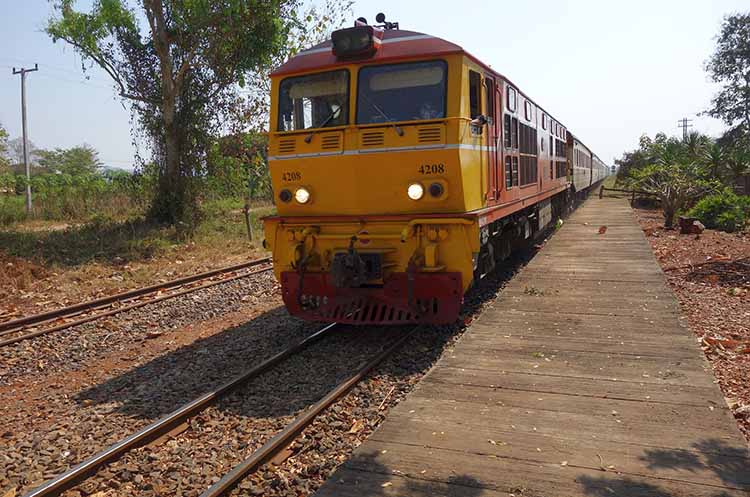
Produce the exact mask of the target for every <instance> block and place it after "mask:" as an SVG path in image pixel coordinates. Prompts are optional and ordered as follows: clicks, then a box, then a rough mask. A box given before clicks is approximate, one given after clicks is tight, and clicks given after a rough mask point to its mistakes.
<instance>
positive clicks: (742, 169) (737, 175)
mask: <svg viewBox="0 0 750 497" xmlns="http://www.w3.org/2000/svg"><path fill="white" fill-rule="evenodd" d="M727 166H728V169H729V173H730V174H731V178H732V181H733V182H734V184H735V185H738V184H740V182H741V179H742V177H743V176H745V175H748V174H750V150H749V149H747V148H744V147H735V148H733V149H731V151H730V152H729V157H728V159H727Z"/></svg>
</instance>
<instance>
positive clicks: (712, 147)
mask: <svg viewBox="0 0 750 497" xmlns="http://www.w3.org/2000/svg"><path fill="white" fill-rule="evenodd" d="M701 156H702V157H701V160H702V162H703V163H704V164H705V165H706V166H707V167H708V170H709V172H710V174H711V177H712V178H715V179H721V177H722V173H723V171H722V169H723V168H724V167H725V166H726V160H727V152H726V150H725V148H724V147H722V146H721V145H719V144H718V143H717V142H712V143H710V144H709V145H708V146H706V148H704V149H703V151H702V154H701Z"/></svg>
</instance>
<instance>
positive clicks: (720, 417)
mask: <svg viewBox="0 0 750 497" xmlns="http://www.w3.org/2000/svg"><path fill="white" fill-rule="evenodd" d="M503 393H505V394H508V393H510V392H509V391H504V392H503ZM549 396H550V395H549V394H546V397H549ZM540 397H541V398H545V396H544V395H540ZM531 398H532V399H533V398H534V397H531ZM595 400H600V401H609V402H611V405H613V406H615V405H616V406H617V407H613V408H612V410H613V411H616V412H617V413H618V414H619V413H621V412H624V413H625V414H624V415H619V416H612V415H609V416H607V415H592V414H587V413H581V412H571V411H573V408H572V407H569V408H567V409H565V410H555V409H547V408H546V407H545V404H544V401H543V400H542V401H539V402H538V403H539V404H540V407H538V408H532V407H531V406H530V402H529V403H527V405H526V406H524V407H516V406H512V405H490V404H488V405H476V403H470V402H457V401H455V400H449V399H426V398H423V397H420V396H414V398H413V399H410V402H409V404H408V405H407V406H405V407H404V408H403V410H399V411H394V413H393V421H392V422H393V423H399V424H407V423H413V425H412V426H417V425H420V424H423V423H426V422H436V423H441V422H442V423H448V422H452V423H455V424H457V425H461V426H462V430H466V431H470V430H474V429H478V428H493V429H505V430H514V431H517V432H519V433H521V432H527V433H532V432H534V433H542V434H545V435H550V436H557V437H559V438H564V439H580V440H595V439H601V440H607V441H609V442H611V443H613V444H635V445H643V446H658V447H669V448H675V449H687V448H689V447H690V446H691V445H692V444H694V443H696V442H698V441H700V440H704V439H725V440H732V437H733V436H734V437H736V435H737V427H736V426H735V425H734V424H732V423H729V422H728V421H729V419H728V418H727V413H726V412H720V411H709V410H708V409H707V408H706V414H709V413H710V412H713V413H716V414H717V415H716V416H707V417H706V419H705V424H704V425H703V426H700V427H699V426H697V425H698V424H699V423H698V421H697V420H696V419H694V418H696V416H697V415H698V413H699V410H698V409H697V408H694V407H691V408H687V407H684V406H674V405H664V404H661V405H657V404H655V403H654V404H648V405H645V404H646V403H644V405H643V406H640V407H642V408H643V411H642V412H643V414H644V415H643V416H640V417H639V416H638V411H637V409H636V407H638V406H627V405H626V404H627V403H626V402H623V401H619V402H617V401H615V400H614V399H593V398H587V399H585V401H584V399H580V398H571V399H569V404H571V405H572V404H579V405H582V406H588V405H589V404H590V403H592V402H593V401H595ZM501 402H504V401H501ZM509 402H510V400H509ZM604 403H606V402H602V404H604ZM558 406H559V404H558ZM618 407H619V409H618ZM407 408H408V411H407V412H406V413H404V410H406V409H407ZM670 409H672V411H670ZM412 411H413V412H412ZM597 412H601V411H600V410H599V411H597ZM686 412H688V413H690V414H689V415H688V416H685V413H686ZM646 414H648V416H646ZM652 414H653V416H654V417H653V419H652V418H651V417H649V416H651V415H652ZM701 416H703V413H701ZM686 418H693V419H686ZM618 420H619V421H620V422H618ZM698 428H700V429H698ZM667 429H668V430H669V431H666V430H667ZM725 437H729V438H725ZM646 441H648V442H646ZM732 445H733V446H736V445H738V444H732Z"/></svg>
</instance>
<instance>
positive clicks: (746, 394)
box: [636, 209, 750, 442]
mask: <svg viewBox="0 0 750 497" xmlns="http://www.w3.org/2000/svg"><path fill="white" fill-rule="evenodd" d="M636 215H637V216H638V220H639V222H640V224H641V227H642V228H643V231H644V234H645V235H646V238H647V239H648V241H649V242H650V243H651V247H652V248H653V250H654V255H655V256H656V259H657V260H658V261H659V264H660V265H661V267H662V269H663V270H664V274H665V275H666V277H667V281H668V283H669V286H670V287H671V288H672V290H673V291H674V292H675V294H676V295H677V298H678V300H679V302H680V307H681V309H682V312H683V315H684V316H685V318H686V321H687V324H688V327H689V328H690V330H691V331H692V332H693V333H694V334H695V336H696V338H697V340H698V341H699V342H700V344H701V347H702V348H703V351H704V352H705V354H706V358H707V359H708V361H709V362H710V363H711V366H712V368H713V371H714V375H715V376H716V378H717V380H718V383H719V385H720V386H721V389H722V391H723V392H724V396H725V397H726V401H727V404H728V405H729V407H730V408H731V409H732V412H733V413H734V416H735V418H736V419H737V423H738V424H739V426H740V429H741V430H742V432H743V434H744V435H745V437H746V438H747V439H748V442H750V373H749V372H750V234H748V233H724V232H721V231H714V230H705V231H703V233H701V234H699V235H682V234H680V231H679V229H673V230H668V229H665V228H664V225H663V223H664V218H663V216H662V215H661V212H660V211H657V210H644V209H636Z"/></svg>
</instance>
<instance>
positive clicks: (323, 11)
mask: <svg viewBox="0 0 750 497" xmlns="http://www.w3.org/2000/svg"><path fill="white" fill-rule="evenodd" d="M353 4H354V2H353V1H351V0H325V1H324V2H323V3H322V4H321V5H315V4H313V5H310V6H309V7H308V8H307V9H306V10H304V11H301V12H294V13H293V16H292V17H291V18H290V19H289V22H288V25H287V26H288V35H287V40H286V43H285V44H284V46H283V47H282V49H281V50H279V51H278V52H276V53H275V54H273V56H272V57H270V59H269V60H268V61H267V62H266V63H265V64H264V65H262V66H259V67H258V68H257V70H255V71H252V72H251V73H250V74H248V82H249V85H248V91H247V93H246V94H245V102H244V105H243V107H242V112H243V115H241V116H239V117H240V119H239V121H240V122H243V124H244V125H245V126H246V127H248V128H250V129H251V130H265V129H267V126H268V113H269V108H270V105H271V100H270V95H271V80H270V79H269V78H268V74H269V73H270V72H272V71H273V70H274V69H276V68H277V67H279V66H280V65H281V64H283V63H284V62H286V61H287V60H289V59H290V58H292V57H294V56H295V55H296V54H297V53H298V52H300V51H301V50H303V49H305V48H309V47H310V46H312V45H315V44H317V43H321V42H323V41H325V40H327V39H328V38H330V36H331V32H332V31H334V30H335V29H338V28H340V27H341V26H342V25H343V24H344V22H345V21H346V20H347V19H349V18H351V16H352V5H353Z"/></svg>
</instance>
